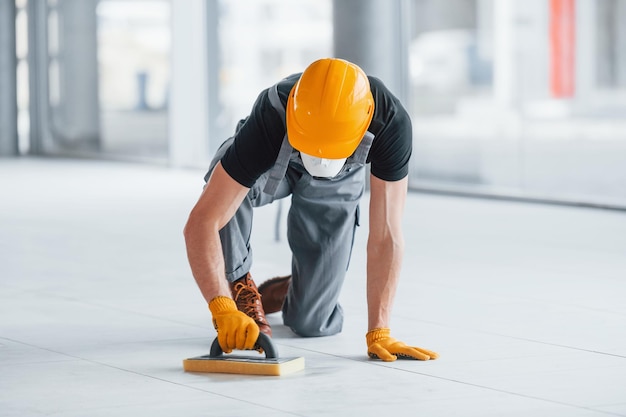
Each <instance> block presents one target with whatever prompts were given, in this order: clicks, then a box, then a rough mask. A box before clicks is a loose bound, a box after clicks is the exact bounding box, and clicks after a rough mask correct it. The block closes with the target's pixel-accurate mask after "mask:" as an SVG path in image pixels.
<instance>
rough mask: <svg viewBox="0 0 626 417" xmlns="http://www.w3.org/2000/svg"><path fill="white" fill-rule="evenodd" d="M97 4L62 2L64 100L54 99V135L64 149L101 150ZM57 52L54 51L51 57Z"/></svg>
mask: <svg viewBox="0 0 626 417" xmlns="http://www.w3.org/2000/svg"><path fill="white" fill-rule="evenodd" d="M97 4H98V3H97V1H96V0H88V1H86V0H59V1H58V6H57V11H58V14H59V17H58V19H59V25H58V27H59V34H58V36H59V41H58V43H59V44H58V55H57V57H56V58H57V59H58V65H59V69H58V74H59V79H58V91H59V95H60V97H59V98H58V99H59V102H58V103H55V102H54V99H55V97H54V96H53V97H51V98H52V100H51V105H52V106H53V112H52V122H53V123H52V128H53V129H54V130H53V135H54V136H55V139H57V140H58V141H60V142H62V143H63V145H64V147H68V146H71V147H74V146H79V145H80V146H81V147H84V146H86V147H87V148H97V147H98V146H99V140H100V107H99V99H98V57H97V51H98V41H97V21H96V6H97ZM50 46H52V45H50ZM55 52H56V51H53V50H50V53H51V55H53V54H54V53H55ZM52 81H56V80H51V82H52ZM50 87H53V85H52V84H51V85H50ZM52 91H53V90H51V92H52Z"/></svg>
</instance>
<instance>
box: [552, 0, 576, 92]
mask: <svg viewBox="0 0 626 417" xmlns="http://www.w3.org/2000/svg"><path fill="white" fill-rule="evenodd" d="M574 2H575V0H550V90H551V92H552V96H553V97H559V98H560V97H572V96H573V95H574V90H575V89H574V86H575V56H576V55H575V47H576V36H575V29H576V14H575V3H574Z"/></svg>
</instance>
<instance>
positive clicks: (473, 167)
mask: <svg viewBox="0 0 626 417" xmlns="http://www.w3.org/2000/svg"><path fill="white" fill-rule="evenodd" d="M411 6H412V15H411V34H412V40H411V45H410V50H409V62H410V74H411V100H410V103H409V104H410V109H411V113H412V117H413V121H414V132H415V139H414V141H415V142H414V143H415V146H414V156H413V158H412V166H411V185H412V186H413V187H415V188H434V189H447V190H453V191H460V192H470V193H487V194H496V195H499V194H502V195H507V196H514V197H518V196H519V197H525V198H534V199H548V200H560V201H566V202H575V203H585V204H592V205H622V206H623V205H626V29H624V27H623V26H624V25H621V24H620V22H623V21H624V19H626V2H624V1H621V0H595V1H588V2H577V1H575V0H551V1H548V2H546V1H544V0H528V1H525V2H516V1H506V2H504V1H503V2H500V1H497V0H474V1H467V0H411Z"/></svg>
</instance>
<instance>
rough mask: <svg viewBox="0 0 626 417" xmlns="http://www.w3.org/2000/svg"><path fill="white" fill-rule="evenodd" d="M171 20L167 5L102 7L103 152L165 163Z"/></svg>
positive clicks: (153, 0)
mask: <svg viewBox="0 0 626 417" xmlns="http://www.w3.org/2000/svg"><path fill="white" fill-rule="evenodd" d="M169 19H170V4H169V2H168V1H163V0H142V1H115V0H101V1H100V2H99V4H98V7H97V24H98V28H97V30H98V38H97V40H98V80H99V84H98V92H99V106H100V124H101V136H100V141H101V145H100V146H101V148H100V149H101V152H103V153H106V154H113V155H120V156H131V157H132V156H137V157H149V158H158V159H163V160H165V159H166V158H167V156H168V155H167V152H168V136H167V117H168V113H167V108H168V84H169V69H170V64H169V59H170V36H171V34H170V23H169Z"/></svg>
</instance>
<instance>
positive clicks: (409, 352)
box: [365, 328, 439, 362]
mask: <svg viewBox="0 0 626 417" xmlns="http://www.w3.org/2000/svg"><path fill="white" fill-rule="evenodd" d="M389 333H390V331H389V329H386V328H380V329H374V330H370V331H369V332H367V334H366V335H365V340H366V341H367V354H368V355H369V357H370V358H372V359H381V360H383V361H385V362H393V361H395V360H396V359H398V356H400V357H402V358H411V359H417V360H420V361H427V360H429V359H437V358H438V357H439V355H438V354H437V353H435V352H432V351H430V350H426V349H422V348H419V347H414V346H407V345H406V344H405V343H403V342H400V341H399V340H396V339H394V338H393V337H389Z"/></svg>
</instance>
